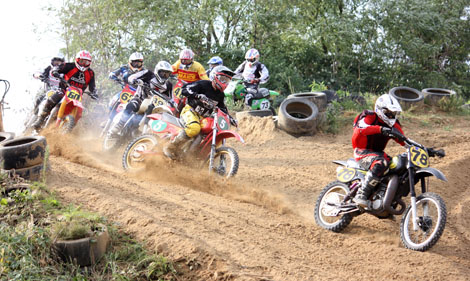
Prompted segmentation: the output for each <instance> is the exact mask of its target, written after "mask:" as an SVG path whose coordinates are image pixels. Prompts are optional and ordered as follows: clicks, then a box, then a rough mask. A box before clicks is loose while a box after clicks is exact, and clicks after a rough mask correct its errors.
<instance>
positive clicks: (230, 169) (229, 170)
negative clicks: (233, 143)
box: [205, 147, 240, 178]
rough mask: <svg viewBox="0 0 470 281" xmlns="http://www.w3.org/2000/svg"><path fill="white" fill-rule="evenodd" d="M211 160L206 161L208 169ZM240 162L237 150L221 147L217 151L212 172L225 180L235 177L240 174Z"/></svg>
mask: <svg viewBox="0 0 470 281" xmlns="http://www.w3.org/2000/svg"><path fill="white" fill-rule="evenodd" d="M209 160H210V159H209V158H208V159H207V160H206V161H205V166H206V167H207V166H209V163H210V161H209ZM239 161H240V160H239V158H238V154H237V152H236V151H235V149H233V148H231V147H219V148H217V150H216V151H215V155H214V162H213V164H212V165H213V166H212V172H215V173H216V174H218V175H220V176H222V177H225V178H229V177H233V176H235V175H236V174H237V172H238V164H239Z"/></svg>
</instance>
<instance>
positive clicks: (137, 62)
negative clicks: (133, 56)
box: [131, 60, 144, 68]
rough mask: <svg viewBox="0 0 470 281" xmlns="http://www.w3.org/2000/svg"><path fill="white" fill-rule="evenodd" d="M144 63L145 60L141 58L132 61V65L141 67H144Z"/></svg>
mask: <svg viewBox="0 0 470 281" xmlns="http://www.w3.org/2000/svg"><path fill="white" fill-rule="evenodd" d="M143 64H144V62H143V61H141V60H133V61H131V65H132V67H136V68H139V67H142V65H143Z"/></svg>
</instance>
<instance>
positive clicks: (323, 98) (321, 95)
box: [287, 91, 337, 128]
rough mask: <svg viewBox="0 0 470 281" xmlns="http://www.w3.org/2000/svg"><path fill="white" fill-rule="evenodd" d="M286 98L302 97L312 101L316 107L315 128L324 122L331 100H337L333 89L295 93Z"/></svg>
mask: <svg viewBox="0 0 470 281" xmlns="http://www.w3.org/2000/svg"><path fill="white" fill-rule="evenodd" d="M287 98H304V99H307V100H309V101H311V102H313V103H314V104H315V105H316V106H317V108H318V116H317V128H318V127H320V126H321V125H322V124H323V123H324V122H326V109H327V108H328V104H329V103H330V102H332V101H333V100H337V96H336V93H335V92H334V91H323V92H305V93H296V94H292V95H289V96H288V97H287Z"/></svg>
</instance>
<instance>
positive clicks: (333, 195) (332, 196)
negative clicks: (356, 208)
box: [315, 181, 353, 232]
mask: <svg viewBox="0 0 470 281" xmlns="http://www.w3.org/2000/svg"><path fill="white" fill-rule="evenodd" d="M348 192H349V187H348V186H347V185H346V184H345V183H342V182H340V181H334V182H331V183H329V184H328V185H327V186H326V187H325V188H324V189H323V190H322V192H320V195H319V196H318V199H317V202H316V203H315V222H316V224H317V225H318V226H320V227H322V228H324V229H326V230H330V231H333V232H341V231H342V230H343V229H345V228H346V227H347V226H348V225H349V224H350V223H351V221H352V219H353V216H352V215H351V214H344V215H340V216H333V212H334V211H335V209H336V208H335V207H334V206H329V205H328V204H327V203H332V204H339V203H341V201H342V200H343V199H344V197H345V196H346V195H347V194H348Z"/></svg>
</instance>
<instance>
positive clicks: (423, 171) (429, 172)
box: [416, 168, 447, 181]
mask: <svg viewBox="0 0 470 281" xmlns="http://www.w3.org/2000/svg"><path fill="white" fill-rule="evenodd" d="M416 175H417V176H420V177H421V176H422V177H430V176H435V177H436V178H438V179H440V180H442V181H447V178H446V176H444V174H443V173H442V172H441V171H439V170H438V169H434V168H420V169H418V170H416Z"/></svg>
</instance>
